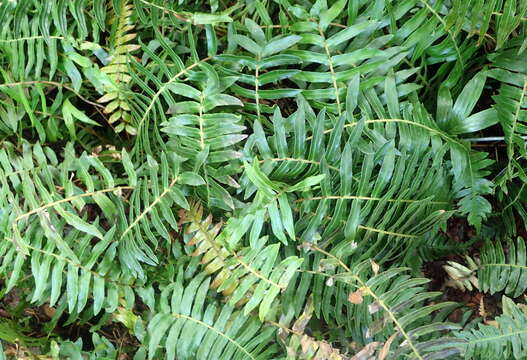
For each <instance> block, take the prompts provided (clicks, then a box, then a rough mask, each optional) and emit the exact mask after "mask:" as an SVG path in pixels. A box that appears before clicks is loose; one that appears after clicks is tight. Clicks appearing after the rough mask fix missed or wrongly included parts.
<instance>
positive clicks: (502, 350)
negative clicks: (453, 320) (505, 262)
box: [455, 296, 527, 360]
mask: <svg viewBox="0 0 527 360" xmlns="http://www.w3.org/2000/svg"><path fill="white" fill-rule="evenodd" d="M502 303H503V310H504V314H503V315H500V316H498V317H496V318H495V320H494V321H495V324H496V325H483V324H480V325H479V326H478V327H477V328H474V329H471V330H465V331H460V332H458V333H456V334H455V335H456V337H458V338H460V339H463V340H465V341H466V343H465V344H464V345H462V346H460V348H461V349H462V355H463V357H464V359H467V360H468V359H515V360H520V359H524V358H525V356H526V355H527V342H526V340H525V339H526V336H525V335H526V334H527V330H526V329H527V327H526V324H527V315H525V313H524V311H522V310H521V309H520V308H519V307H518V306H517V305H516V304H515V303H514V302H513V301H512V300H511V299H509V298H507V297H506V296H503V298H502Z"/></svg>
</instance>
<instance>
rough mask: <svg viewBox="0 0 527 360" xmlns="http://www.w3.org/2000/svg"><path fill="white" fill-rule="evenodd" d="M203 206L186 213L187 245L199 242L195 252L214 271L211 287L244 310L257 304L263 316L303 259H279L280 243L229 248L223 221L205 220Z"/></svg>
mask: <svg viewBox="0 0 527 360" xmlns="http://www.w3.org/2000/svg"><path fill="white" fill-rule="evenodd" d="M202 213H203V209H202V207H201V206H200V205H199V204H197V205H196V206H194V207H193V209H192V211H191V212H190V213H188V214H185V216H184V218H183V219H182V222H183V223H189V226H188V228H187V229H186V232H187V233H189V234H190V237H189V239H188V241H187V245H189V246H196V249H195V250H194V251H193V254H192V255H193V256H201V263H202V264H203V266H204V271H205V272H206V273H207V274H209V275H213V274H216V273H217V274H216V275H215V278H214V281H213V282H212V284H211V287H212V288H214V289H216V290H217V291H218V292H220V291H221V292H222V293H223V295H225V296H228V297H229V302H228V303H229V305H231V306H234V305H236V304H245V305H244V314H245V315H247V314H249V313H250V312H251V310H253V309H255V308H256V307H258V314H259V317H260V320H264V319H265V318H266V315H267V314H268V313H269V311H270V310H271V306H272V305H273V301H274V300H275V299H276V297H277V296H278V294H279V293H280V292H282V291H283V290H285V288H287V285H288V283H289V280H290V279H291V277H292V276H293V275H294V273H295V271H296V269H298V267H299V266H300V264H301V263H302V259H299V258H297V257H296V256H290V257H287V258H285V259H283V260H282V261H279V259H277V256H278V250H279V249H280V246H279V245H278V244H274V245H269V246H266V247H263V246H262V240H263V241H265V239H260V240H258V243H259V244H252V245H253V246H252V247H250V248H242V249H239V250H237V249H230V250H228V248H227V246H228V245H227V244H225V243H223V241H224V240H223V241H222V239H223V237H222V235H223V234H220V235H219V236H218V232H219V231H220V229H221V223H220V224H217V225H213V224H212V216H210V215H209V216H208V217H207V218H206V219H205V220H202Z"/></svg>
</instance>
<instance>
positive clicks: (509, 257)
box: [478, 237, 527, 298]
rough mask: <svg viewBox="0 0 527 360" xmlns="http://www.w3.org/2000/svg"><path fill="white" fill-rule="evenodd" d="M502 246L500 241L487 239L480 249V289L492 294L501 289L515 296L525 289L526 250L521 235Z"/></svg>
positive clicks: (526, 272)
mask: <svg viewBox="0 0 527 360" xmlns="http://www.w3.org/2000/svg"><path fill="white" fill-rule="evenodd" d="M504 245H505V249H506V250H507V251H506V252H505V251H504V246H503V245H502V243H501V242H500V241H496V242H491V241H487V243H486V244H485V247H484V248H483V249H482V251H481V264H480V266H479V272H478V279H479V284H480V287H481V290H482V291H484V292H489V293H490V294H494V293H496V292H500V291H503V292H504V293H505V294H507V295H509V296H511V297H513V298H515V297H518V296H520V295H521V294H523V293H524V292H525V290H526V289H527V281H526V279H527V250H526V247H525V240H524V239H522V238H521V237H518V238H517V241H516V242H514V241H513V240H511V239H508V240H507V241H506V242H505V244H504Z"/></svg>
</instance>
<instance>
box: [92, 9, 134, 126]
mask: <svg viewBox="0 0 527 360" xmlns="http://www.w3.org/2000/svg"><path fill="white" fill-rule="evenodd" d="M112 4H113V5H114V6H115V5H116V4H118V7H114V9H113V12H114V17H113V18H112V32H111V39H110V40H111V44H112V45H111V51H110V54H109V55H110V62H109V63H108V64H107V65H106V66H104V67H103V68H101V71H102V72H103V73H105V74H108V76H109V78H110V79H111V80H112V81H113V84H112V89H108V90H107V92H106V94H104V96H103V97H101V98H99V99H98V100H97V102H99V103H102V104H107V105H106V106H105V108H104V113H105V114H108V115H109V116H110V117H109V120H108V122H109V123H110V124H114V123H118V124H117V126H116V127H115V131H116V132H118V133H119V132H121V131H123V130H126V132H127V133H129V134H131V135H135V134H136V133H137V130H136V128H135V126H134V124H133V122H132V115H131V114H130V111H131V107H130V103H129V102H130V98H131V96H130V95H129V92H130V89H129V82H130V80H131V76H130V75H129V65H128V63H129V56H130V55H129V54H130V53H132V52H134V51H136V50H138V49H139V48H140V47H141V46H140V45H137V44H134V43H131V41H132V40H134V39H135V38H136V36H137V34H136V33H132V32H131V31H132V30H134V28H135V25H134V24H133V21H132V18H131V17H132V8H133V6H132V4H131V3H130V2H129V0H119V1H112Z"/></svg>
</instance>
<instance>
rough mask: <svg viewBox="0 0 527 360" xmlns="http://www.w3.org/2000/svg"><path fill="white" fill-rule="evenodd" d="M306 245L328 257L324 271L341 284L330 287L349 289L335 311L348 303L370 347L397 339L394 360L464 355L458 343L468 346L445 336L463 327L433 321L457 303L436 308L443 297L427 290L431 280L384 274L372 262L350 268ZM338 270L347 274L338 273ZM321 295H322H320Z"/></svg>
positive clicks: (396, 271) (401, 271)
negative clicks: (373, 266)
mask: <svg viewBox="0 0 527 360" xmlns="http://www.w3.org/2000/svg"><path fill="white" fill-rule="evenodd" d="M304 247H305V248H306V249H310V250H314V251H316V252H318V253H321V254H323V255H325V260H324V263H325V265H324V266H323V268H322V269H323V270H322V271H321V273H324V272H326V271H328V272H327V275H328V276H330V278H331V279H333V280H334V281H335V285H332V286H330V287H329V289H331V288H332V287H334V286H336V284H338V283H344V284H346V285H347V286H346V287H345V289H347V290H348V291H349V292H348V293H347V294H348V295H349V297H346V300H344V301H345V302H344V303H343V302H342V301H343V300H342V299H340V300H339V299H337V300H336V302H334V303H335V304H336V305H337V306H338V308H337V309H335V310H337V311H338V309H342V306H343V305H344V304H345V307H346V309H347V311H351V312H352V314H350V318H352V319H353V327H352V328H354V330H353V331H354V332H355V334H357V336H359V337H361V338H365V339H367V341H366V342H367V343H369V342H371V341H381V342H384V341H387V340H388V338H390V336H392V335H393V337H394V339H392V340H391V342H390V345H389V346H388V349H387V351H388V354H390V355H389V358H390V359H399V358H411V359H427V358H429V357H432V358H434V357H435V356H446V354H448V355H454V354H457V353H459V349H458V345H459V344H462V343H464V342H463V341H461V340H458V339H455V338H453V337H450V336H448V335H445V334H443V331H445V330H448V331H451V330H455V329H459V326H457V325H455V324H452V323H445V322H441V321H437V322H435V321H433V319H432V317H431V314H433V313H434V312H436V311H438V310H440V309H446V308H448V307H450V306H452V305H455V303H451V302H438V303H433V304H431V303H430V300H431V299H433V298H436V297H437V296H439V295H440V293H438V292H428V291H426V288H425V287H424V286H423V285H424V284H426V283H427V282H428V280H427V279H421V278H412V277H410V276H408V275H405V274H404V272H405V271H406V269H404V268H390V269H389V270H386V271H384V272H378V269H372V270H370V269H369V268H371V263H370V262H369V261H368V262H363V263H360V264H357V265H355V266H354V267H353V268H350V267H348V266H347V265H346V264H345V263H344V262H342V261H341V260H340V259H339V258H338V257H337V256H335V255H333V254H331V253H328V252H326V251H325V250H322V249H320V248H319V247H317V246H315V245H311V244H308V243H306V244H304ZM319 266H320V265H319ZM337 268H341V269H343V270H344V271H335V270H336V269H337ZM326 279H327V278H326V277H325V279H324V280H323V281H326ZM319 289H321V288H319ZM321 290H322V289H321ZM342 290H343V288H340V289H339V291H338V293H339V294H342V292H343V291H342ZM315 296H318V294H317V292H315ZM339 296H341V295H339ZM314 301H315V302H319V301H320V303H321V304H323V306H324V307H331V306H332V302H333V301H331V300H329V299H326V300H324V299H317V298H314ZM425 303H426V304H428V305H425ZM352 328H350V329H349V331H351V330H352ZM385 351H386V350H385Z"/></svg>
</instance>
